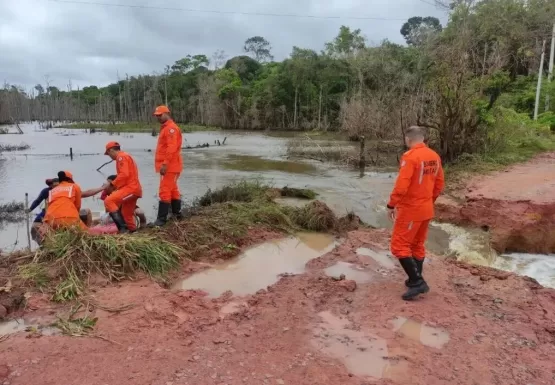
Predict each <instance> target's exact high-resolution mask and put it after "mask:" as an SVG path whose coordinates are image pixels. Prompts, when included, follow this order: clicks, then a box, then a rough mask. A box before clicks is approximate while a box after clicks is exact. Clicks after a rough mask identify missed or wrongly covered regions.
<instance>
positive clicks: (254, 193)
mask: <svg viewBox="0 0 555 385" xmlns="http://www.w3.org/2000/svg"><path fill="white" fill-rule="evenodd" d="M267 190H268V187H267V186H264V185H262V184H261V183H259V182H258V181H255V182H250V181H240V182H236V183H232V184H230V185H227V186H224V187H222V188H220V189H218V190H211V189H209V190H208V191H207V192H206V193H205V194H204V195H203V196H201V197H200V198H199V199H197V200H196V201H195V203H194V206H201V207H206V206H210V205H213V204H216V203H224V202H253V201H256V200H266V201H268V200H269V198H268V197H267V195H266V191H267Z"/></svg>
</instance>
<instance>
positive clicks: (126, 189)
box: [104, 142, 143, 233]
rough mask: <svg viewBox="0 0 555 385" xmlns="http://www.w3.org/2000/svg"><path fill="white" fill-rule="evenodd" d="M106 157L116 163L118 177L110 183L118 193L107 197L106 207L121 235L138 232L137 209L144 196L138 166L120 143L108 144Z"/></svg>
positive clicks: (115, 192)
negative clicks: (138, 201) (122, 148)
mask: <svg viewBox="0 0 555 385" xmlns="http://www.w3.org/2000/svg"><path fill="white" fill-rule="evenodd" d="M105 155H108V156H109V157H110V158H112V159H113V160H115V161H116V173H117V175H116V179H114V180H113V181H110V184H111V185H112V186H113V187H114V188H115V189H116V191H114V192H113V193H111V194H110V195H109V196H108V197H106V199H105V200H104V207H105V208H106V211H107V212H108V213H109V214H110V217H112V220H113V221H114V223H115V224H116V226H117V228H118V230H119V232H120V233H128V232H133V231H136V230H137V225H136V223H135V207H136V206H137V200H138V199H139V198H141V197H142V196H143V188H142V187H141V182H140V181H139V170H138V168H137V164H136V163H135V160H134V159H133V157H131V155H129V154H128V153H126V152H124V151H121V146H120V144H119V143H118V142H108V144H106V152H105ZM120 207H121V208H120Z"/></svg>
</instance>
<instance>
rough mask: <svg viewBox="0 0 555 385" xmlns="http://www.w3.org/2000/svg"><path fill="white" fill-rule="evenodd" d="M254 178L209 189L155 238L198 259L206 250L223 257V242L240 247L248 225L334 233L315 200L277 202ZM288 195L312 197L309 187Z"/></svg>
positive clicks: (329, 216) (334, 224)
mask: <svg viewBox="0 0 555 385" xmlns="http://www.w3.org/2000/svg"><path fill="white" fill-rule="evenodd" d="M278 191H283V189H282V190H279V189H274V188H271V187H268V186H265V185H262V184H260V183H258V182H256V181H255V182H251V181H242V182H238V183H234V184H231V185H228V186H224V187H222V188H220V189H218V190H209V191H208V192H207V193H206V194H205V195H204V196H202V197H201V198H200V199H198V200H197V201H196V202H195V204H194V205H193V207H192V209H191V211H194V212H195V215H193V216H191V217H190V218H189V219H188V220H187V221H183V222H175V223H173V224H168V225H167V226H166V227H164V228H162V229H160V230H158V231H159V234H160V237H161V238H163V239H166V240H168V241H170V242H174V243H176V244H178V245H179V246H181V248H182V249H183V250H184V252H185V254H186V255H187V257H189V258H191V259H198V258H199V257H200V256H202V255H203V254H204V253H206V252H207V251H208V250H213V249H219V250H222V251H223V252H226V255H225V256H222V257H229V254H230V253H229V251H230V250H229V247H228V245H230V244H232V245H239V246H240V245H241V238H242V237H244V236H245V235H246V234H247V233H248V231H249V230H250V229H254V228H264V229H266V230H273V231H279V232H284V233H293V232H296V231H302V230H309V231H334V230H337V229H339V228H340V222H339V221H338V219H337V218H336V217H335V215H334V214H333V212H332V211H331V210H330V209H329V208H328V207H327V206H326V205H325V204H324V203H321V202H312V203H311V204H309V205H307V206H305V207H302V208H296V207H289V206H283V205H280V204H278V203H276V202H274V201H273V199H272V198H273V197H275V196H279V195H281V193H279V192H278ZM285 191H286V194H292V195H293V196H300V195H301V196H303V197H313V196H316V194H315V193H314V192H312V191H310V190H300V189H299V190H292V189H289V190H285Z"/></svg>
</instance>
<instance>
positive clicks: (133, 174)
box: [112, 151, 143, 198]
mask: <svg viewBox="0 0 555 385" xmlns="http://www.w3.org/2000/svg"><path fill="white" fill-rule="evenodd" d="M116 172H117V175H116V179H114V181H113V182H112V185H114V186H115V187H116V188H117V189H118V190H121V189H125V190H126V191H127V192H128V193H129V194H133V195H135V196H137V197H139V198H141V197H142V196H143V188H142V186H141V182H140V180H139V169H138V168H137V163H135V160H134V159H133V157H132V156H131V155H129V154H128V153H127V152H125V151H120V152H118V156H117V158H116Z"/></svg>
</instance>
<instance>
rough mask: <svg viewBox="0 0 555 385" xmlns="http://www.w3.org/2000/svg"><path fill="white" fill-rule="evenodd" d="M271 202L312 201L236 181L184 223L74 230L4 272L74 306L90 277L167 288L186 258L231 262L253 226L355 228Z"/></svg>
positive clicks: (352, 220) (209, 195)
mask: <svg viewBox="0 0 555 385" xmlns="http://www.w3.org/2000/svg"><path fill="white" fill-rule="evenodd" d="M278 196H294V197H298V198H304V199H313V198H314V197H315V196H316V194H315V193H314V192H313V191H311V190H305V189H296V188H290V187H286V188H283V189H276V188H270V187H268V186H265V185H262V184H260V183H258V182H247V181H242V182H238V183H234V184H231V185H228V186H224V187H223V188H221V189H219V190H214V191H213V190H209V191H207V192H206V194H204V195H203V196H202V197H200V198H199V199H197V200H196V202H195V203H194V204H193V205H192V206H191V207H188V208H186V209H185V210H184V214H186V215H185V217H186V219H184V220H180V221H170V223H168V224H167V225H166V226H165V227H163V228H160V229H146V230H143V231H141V232H139V233H136V234H131V235H91V234H88V233H84V232H82V231H79V230H73V229H67V230H63V231H58V232H52V233H49V234H47V235H46V239H45V241H44V243H43V245H42V246H41V248H40V249H39V250H38V251H37V252H36V253H35V254H34V255H32V256H30V258H28V259H26V258H23V259H21V260H22V262H21V263H16V265H15V266H12V267H11V269H12V275H13V277H14V282H18V283H19V285H20V286H23V287H33V288H37V289H40V290H42V291H45V292H48V293H50V294H51V298H52V300H54V301H58V302H64V301H73V300H76V299H78V298H80V297H82V296H83V295H84V294H85V293H86V292H87V290H88V289H87V287H88V280H89V279H91V278H93V277H95V276H96V277H102V278H103V279H105V280H108V281H119V280H122V279H126V278H132V277H134V276H136V275H137V274H138V273H143V274H146V275H149V276H151V277H153V278H154V279H157V280H161V281H165V282H167V280H168V277H169V276H170V273H171V272H172V271H174V270H176V269H177V268H178V267H179V266H180V264H181V263H182V261H183V260H185V259H192V260H196V259H199V258H201V257H202V256H208V255H211V256H213V255H214V253H216V254H218V255H220V257H222V258H230V257H232V256H234V255H236V253H237V252H238V251H239V250H240V246H242V242H244V240H245V239H246V236H247V235H248V232H249V230H251V229H253V228H255V227H256V228H257V229H266V230H269V231H277V232H284V233H291V232H295V231H298V230H310V231H322V232H327V231H341V230H343V229H346V228H348V227H349V226H356V225H357V224H358V222H357V218H356V217H354V216H349V217H347V218H345V219H338V218H336V216H335V215H334V213H333V212H332V211H331V210H330V209H329V208H328V207H327V206H326V205H325V204H323V203H321V202H319V201H312V202H310V203H308V204H307V205H305V206H303V207H302V208H294V207H288V206H282V205H279V204H277V203H276V202H274V200H273V199H274V198H276V197H278ZM17 260H19V259H17ZM0 295H1V294H0ZM65 326H67V327H71V326H74V325H72V324H71V323H70V324H66V325H65Z"/></svg>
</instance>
